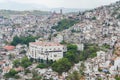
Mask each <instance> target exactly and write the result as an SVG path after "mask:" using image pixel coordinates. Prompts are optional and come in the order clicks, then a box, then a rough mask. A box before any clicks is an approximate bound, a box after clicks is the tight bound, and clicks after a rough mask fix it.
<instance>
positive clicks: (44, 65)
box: [37, 63, 48, 69]
mask: <svg viewBox="0 0 120 80" xmlns="http://www.w3.org/2000/svg"><path fill="white" fill-rule="evenodd" d="M47 67H48V65H47V64H44V63H41V64H38V65H37V68H41V69H43V68H47Z"/></svg>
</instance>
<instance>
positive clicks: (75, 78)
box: [67, 71, 81, 80]
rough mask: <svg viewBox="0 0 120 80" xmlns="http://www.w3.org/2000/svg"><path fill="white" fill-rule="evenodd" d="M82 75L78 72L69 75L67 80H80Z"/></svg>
mask: <svg viewBox="0 0 120 80" xmlns="http://www.w3.org/2000/svg"><path fill="white" fill-rule="evenodd" d="M80 77H81V75H80V74H79V73H78V72H77V71H74V72H73V73H72V74H69V75H68V77H67V80H80Z"/></svg>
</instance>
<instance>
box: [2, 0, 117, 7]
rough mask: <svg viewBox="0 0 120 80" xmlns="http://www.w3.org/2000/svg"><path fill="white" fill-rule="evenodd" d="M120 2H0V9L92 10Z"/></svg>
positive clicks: (7, 0) (113, 0)
mask: <svg viewBox="0 0 120 80" xmlns="http://www.w3.org/2000/svg"><path fill="white" fill-rule="evenodd" d="M116 1H119V0H0V9H39V8H60V7H64V8H77V9H87V8H88V9H92V8H96V7H99V6H102V5H109V4H111V3H114V2H116Z"/></svg>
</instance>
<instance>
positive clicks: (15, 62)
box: [13, 59, 20, 67]
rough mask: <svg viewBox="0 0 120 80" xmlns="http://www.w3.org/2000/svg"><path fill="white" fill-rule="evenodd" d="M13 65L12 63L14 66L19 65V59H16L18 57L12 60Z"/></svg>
mask: <svg viewBox="0 0 120 80" xmlns="http://www.w3.org/2000/svg"><path fill="white" fill-rule="evenodd" d="M13 65H14V67H18V66H20V60H18V59H16V60H14V61H13Z"/></svg>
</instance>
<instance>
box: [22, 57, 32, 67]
mask: <svg viewBox="0 0 120 80" xmlns="http://www.w3.org/2000/svg"><path fill="white" fill-rule="evenodd" d="M31 64H32V63H31V62H30V60H29V59H28V58H27V57H24V58H22V60H21V66H22V67H24V68H27V67H28V66H30V65H31Z"/></svg>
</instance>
